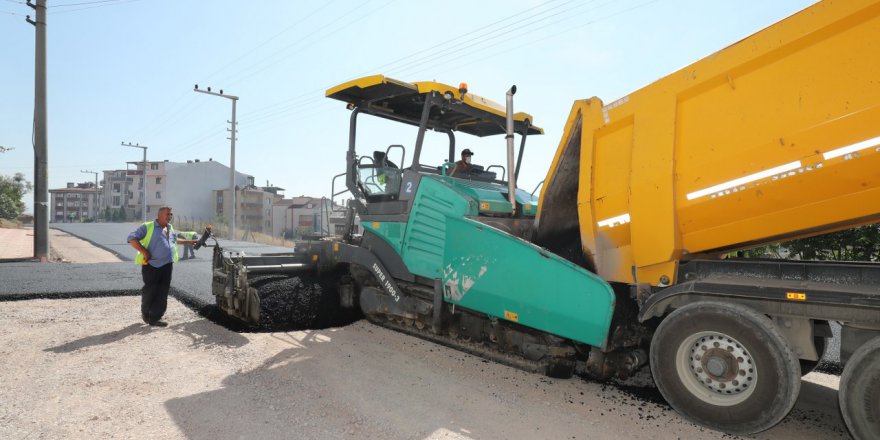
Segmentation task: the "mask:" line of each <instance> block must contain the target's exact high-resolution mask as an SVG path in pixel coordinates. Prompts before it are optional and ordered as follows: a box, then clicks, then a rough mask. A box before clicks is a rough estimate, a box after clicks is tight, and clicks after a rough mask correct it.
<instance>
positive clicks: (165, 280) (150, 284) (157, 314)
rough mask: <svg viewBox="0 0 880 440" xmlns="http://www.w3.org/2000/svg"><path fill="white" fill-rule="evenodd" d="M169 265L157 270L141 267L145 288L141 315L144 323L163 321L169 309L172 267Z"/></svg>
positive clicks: (142, 293) (142, 294) (142, 291)
mask: <svg viewBox="0 0 880 440" xmlns="http://www.w3.org/2000/svg"><path fill="white" fill-rule="evenodd" d="M172 266H173V264H172V263H168V264H166V265H164V266H162V267H159V268H155V267H153V266H150V265H149V264H146V265H144V266H142V267H141V275H142V276H143V278H144V288H143V289H141V315H142V317H143V318H144V322H146V323H151V322H156V321H158V320H160V319H162V315H164V314H165V309H166V307H168V290H169V289H170V288H171V267H172Z"/></svg>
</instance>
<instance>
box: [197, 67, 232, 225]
mask: <svg viewBox="0 0 880 440" xmlns="http://www.w3.org/2000/svg"><path fill="white" fill-rule="evenodd" d="M193 91H194V92H199V93H204V94H206V95H214V96H219V97H221V98H226V99H229V100H231V101H232V121H231V122H230V123H231V124H232V128H231V129H227V131H229V132H230V133H231V135H230V136H229V140H230V147H229V150H230V154H229V192H230V194H231V200H232V210H231V211H230V217H231V220H230V223H229V239H230V240H235V135H236V133H237V132H238V130H236V125H235V124H236V123H235V103H236V102H238V96H232V95H224V94H223V89H220V93H217V92H212V91H211V88H210V87H208V90H199V85H198V84H196V85H195V87H193ZM227 122H229V121H227Z"/></svg>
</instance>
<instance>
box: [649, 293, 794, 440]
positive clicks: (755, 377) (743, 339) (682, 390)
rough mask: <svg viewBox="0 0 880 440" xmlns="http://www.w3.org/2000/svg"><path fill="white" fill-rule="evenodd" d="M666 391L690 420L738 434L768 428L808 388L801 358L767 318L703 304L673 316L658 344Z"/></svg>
mask: <svg viewBox="0 0 880 440" xmlns="http://www.w3.org/2000/svg"><path fill="white" fill-rule="evenodd" d="M650 362H651V372H652V374H653V376H654V381H655V383H656V384H657V387H658V388H659V389H660V393H661V394H663V397H664V398H665V399H666V401H667V402H669V404H670V405H671V406H672V407H673V408H674V409H675V410H676V411H678V412H679V413H680V414H681V415H683V416H684V417H685V418H687V419H689V420H691V421H693V422H695V423H698V424H700V425H703V426H707V427H710V428H712V429H716V430H719V431H723V432H726V433H729V434H735V435H748V434H754V433H757V432H761V431H764V430H766V429H769V428H771V427H773V426H774V425H776V424H777V423H779V422H780V421H781V420H782V419H783V418H785V416H786V415H788V413H789V412H790V411H791V408H792V407H793V406H794V403H795V401H796V400H797V397H798V393H799V392H800V387H801V374H800V366H799V364H798V357H797V356H796V355H795V354H794V352H793V351H792V349H791V347H789V345H788V343H787V341H786V339H785V336H784V335H783V334H782V333H781V332H780V331H779V329H777V328H776V327H775V326H774V325H773V322H772V321H771V320H770V319H768V318H767V317H766V316H764V315H762V314H759V313H757V312H755V311H754V310H752V309H749V308H747V307H743V306H740V305H736V304H726V303H716V302H701V303H694V304H689V305H687V306H685V307H682V308H680V309H678V310H676V311H674V312H673V313H671V314H670V315H669V316H668V317H666V318H665V319H664V320H663V322H661V323H660V326H659V327H658V328H657V331H656V332H655V333H654V337H653V340H652V342H651V353H650Z"/></svg>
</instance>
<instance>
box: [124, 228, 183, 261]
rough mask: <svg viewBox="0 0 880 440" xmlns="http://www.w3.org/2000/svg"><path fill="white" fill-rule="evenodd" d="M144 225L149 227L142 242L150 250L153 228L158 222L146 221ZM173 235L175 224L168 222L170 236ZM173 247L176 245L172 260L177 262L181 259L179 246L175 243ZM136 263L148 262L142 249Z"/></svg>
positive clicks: (135, 258) (136, 257) (135, 259)
mask: <svg viewBox="0 0 880 440" xmlns="http://www.w3.org/2000/svg"><path fill="white" fill-rule="evenodd" d="M144 226H146V228H147V235H145V236H144V238H142V239H140V242H141V246H143V247H144V249H147V250H149V249H150V240H152V239H153V229H154V228H155V227H156V222H146V223H144ZM172 235H174V226H171V223H168V236H169V237H170V236H172ZM173 247H174V253H173V254H172V256H171V262H172V263H176V262H177V260H179V259H180V257H178V256H177V246H176V245H175V246H173ZM134 264H140V265H145V264H147V262H146V261H144V254H142V253H141V252H140V251H138V253H137V255H136V256H135V257H134Z"/></svg>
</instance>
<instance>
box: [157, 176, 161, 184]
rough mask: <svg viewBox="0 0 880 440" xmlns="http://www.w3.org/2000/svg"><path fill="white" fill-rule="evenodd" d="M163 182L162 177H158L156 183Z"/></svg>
mask: <svg viewBox="0 0 880 440" xmlns="http://www.w3.org/2000/svg"><path fill="white" fill-rule="evenodd" d="M161 183H162V178H161V177H157V178H156V185H159V184H161Z"/></svg>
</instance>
